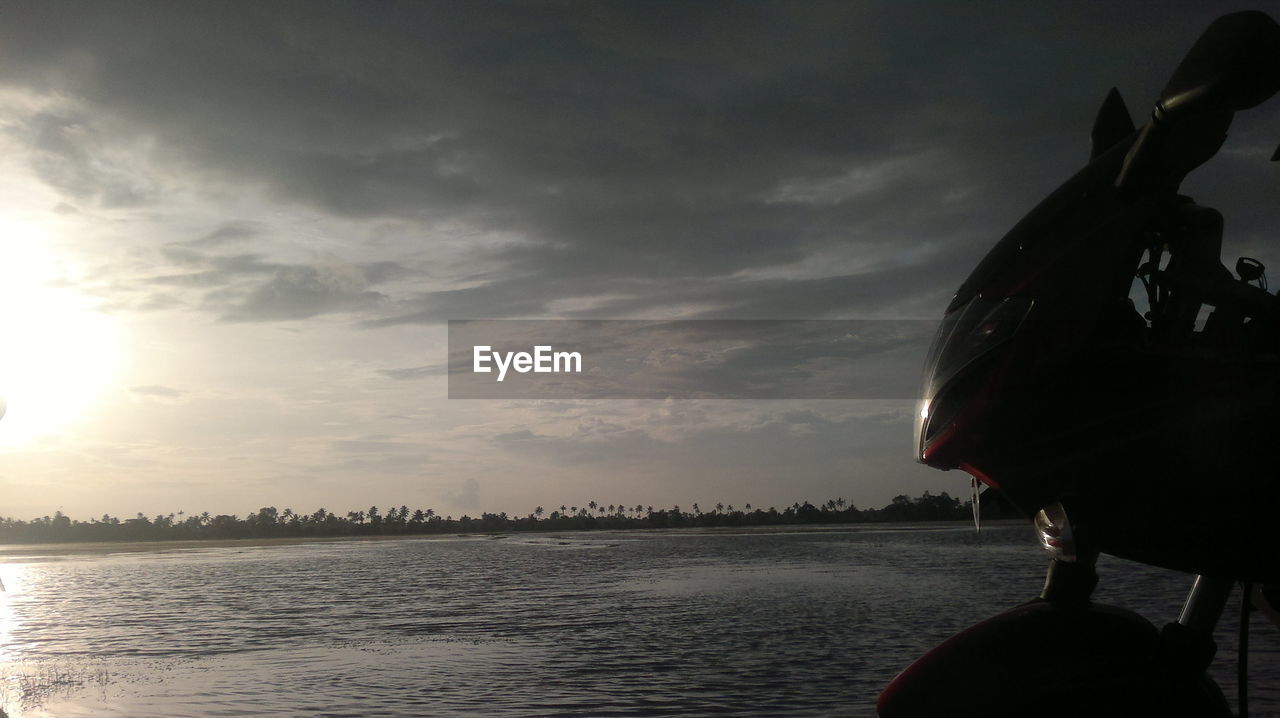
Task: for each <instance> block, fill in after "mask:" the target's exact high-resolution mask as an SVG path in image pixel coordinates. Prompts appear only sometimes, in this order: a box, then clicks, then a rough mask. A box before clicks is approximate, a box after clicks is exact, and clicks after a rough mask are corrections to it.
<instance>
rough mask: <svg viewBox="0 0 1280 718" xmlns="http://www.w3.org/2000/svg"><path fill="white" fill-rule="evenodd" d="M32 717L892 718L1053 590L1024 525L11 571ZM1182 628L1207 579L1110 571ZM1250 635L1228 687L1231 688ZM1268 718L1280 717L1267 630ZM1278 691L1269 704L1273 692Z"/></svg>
mask: <svg viewBox="0 0 1280 718" xmlns="http://www.w3.org/2000/svg"><path fill="white" fill-rule="evenodd" d="M5 560H6V561H7V562H6V563H4V564H0V578H2V579H3V580H4V583H5V585H6V586H7V587H8V592H7V593H4V594H0V666H2V667H3V668H4V669H5V673H4V675H6V676H8V680H7V682H6V683H4V684H2V685H0V705H3V707H4V709H5V710H7V711H8V713H9V715H10V716H11V717H12V718H17V716H46V715H48V716H78V715H86V716H88V715H94V716H97V715H114V716H259V715H280V716H294V715H297V716H304V715H305V716H314V715H332V716H339V715H349V716H418V715H432V716H448V715H485V716H533V715H581V716H609V715H618V716H622V715H708V714H724V715H770V716H782V715H860V716H865V715H872V714H873V713H874V708H873V706H874V701H875V697H876V695H877V693H878V692H879V690H880V689H881V688H882V687H883V686H884V684H885V683H886V682H887V681H888V680H889V679H891V678H892V677H893V675H894V674H896V673H897V672H898V671H899V670H901V669H902V668H903V667H904V666H905V665H906V664H907V663H909V662H910V661H911V660H912V659H914V658H915V657H916V656H918V655H919V654H920V653H922V652H923V651H925V650H927V649H928V648H929V647H931V646H933V645H934V644H936V643H937V642H939V641H940V640H942V639H944V638H946V637H947V636H949V635H950V634H952V633H954V632H955V631H957V630H959V629H960V628H963V627H965V626H967V625H969V624H971V623H973V622H976V621H978V620H980V619H982V618H985V617H987V616H990V615H992V614H994V613H997V612H999V611H1001V610H1004V609H1006V608H1010V607H1012V606H1014V605H1017V604H1019V603H1022V602H1023V601H1025V600H1027V599H1029V598H1032V597H1033V596H1034V595H1035V594H1036V593H1037V592H1038V590H1039V587H1040V584H1041V582H1042V577H1043V569H1044V565H1045V557H1044V556H1043V555H1042V554H1041V552H1040V550H1039V549H1038V548H1037V546H1036V545H1035V543H1034V541H1033V540H1032V538H1031V536H1030V533H1029V530H1028V529H1026V528H1025V527H1016V528H1013V527H1009V528H999V529H995V530H988V531H984V533H983V535H982V536H981V537H977V536H974V535H973V532H972V529H958V528H957V529H939V530H909V531H908V530H883V529H861V530H853V531H848V530H843V531H834V530H833V531H805V532H791V533H777V532H762V531H748V532H739V533H723V532H712V533H689V532H636V533H567V534H562V535H545V534H543V535H515V536H509V537H505V538H490V537H457V538H448V539H427V540H419V539H407V540H395V541H342V542H324V543H308V544H294V545H276V546H253V545H238V546H231V547H225V546H222V547H210V548H196V549H184V550H168V551H163V550H148V551H139V552H132V553H111V554H104V553H96V554H67V555H60V556H26V557H23V556H21V555H11V556H9V557H8V558H7V559H5ZM1100 571H1101V573H1102V584H1101V587H1100V589H1099V592H1098V594H1096V597H1097V598H1098V600H1101V601H1104V602H1108V603H1114V604H1117V605H1123V606H1125V607H1128V608H1131V609H1133V610H1136V611H1138V612H1139V613H1142V614H1143V615H1144V616H1147V617H1148V618H1150V619H1151V620H1153V621H1154V622H1156V623H1157V625H1159V624H1163V623H1164V622H1167V621H1168V620H1171V619H1172V618H1173V617H1175V616H1176V613H1177V609H1178V606H1179V604H1180V602H1181V599H1182V597H1183V595H1184V594H1185V592H1186V589H1187V587H1188V585H1189V581H1188V579H1187V577H1186V576H1183V575H1180V574H1175V573H1171V572H1163V571H1158V570H1155V569H1150V568H1147V567H1143V566H1138V565H1136V564H1131V563H1126V562H1121V561H1117V560H1108V559H1106V558H1105V557H1104V560H1103V562H1102V563H1101V564H1100ZM1233 625H1234V623H1233V622H1232V621H1231V620H1225V621H1224V623H1223V630H1222V633H1221V635H1220V636H1219V645H1220V658H1219V661H1218V663H1219V666H1218V668H1217V669H1216V672H1215V675H1216V676H1217V677H1218V679H1219V681H1220V682H1221V683H1222V684H1223V687H1224V689H1226V690H1228V691H1231V690H1234V689H1233V688H1232V687H1231V686H1232V685H1233V684H1234V681H1233V676H1234V668H1233V663H1232V662H1231V660H1230V659H1232V658H1233V655H1234V654H1233V652H1234V646H1235V638H1234V635H1233V634H1232V633H1231V631H1233V629H1232V626H1233ZM1254 625H1255V626H1256V628H1255V631H1254V634H1253V636H1252V646H1253V654H1252V655H1253V658H1252V659H1251V662H1252V665H1253V680H1252V685H1253V686H1254V695H1255V699H1254V701H1253V704H1252V706H1251V707H1252V711H1251V712H1252V714H1253V715H1258V716H1261V715H1268V713H1267V710H1271V711H1273V712H1272V713H1271V714H1270V715H1280V712H1277V711H1280V693H1278V692H1277V691H1276V690H1275V686H1277V684H1280V652H1278V651H1280V640H1277V633H1278V632H1277V631H1276V629H1275V628H1274V627H1272V626H1269V625H1263V623H1262V621H1261V619H1260V618H1259V619H1258V620H1255V622H1254ZM1267 691H1270V692H1269V693H1268V692H1267Z"/></svg>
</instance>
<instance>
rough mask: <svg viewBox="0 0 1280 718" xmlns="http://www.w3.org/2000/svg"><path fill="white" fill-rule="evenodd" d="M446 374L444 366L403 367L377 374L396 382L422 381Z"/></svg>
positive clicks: (379, 371)
mask: <svg viewBox="0 0 1280 718" xmlns="http://www.w3.org/2000/svg"><path fill="white" fill-rule="evenodd" d="M447 372H448V367H446V366H445V365H444V364H430V365H426V366H414V367H404V368H401V369H379V370H378V373H379V374H381V375H383V376H385V377H389V378H391V379H396V380H397V381H406V380H411V379H422V378H424V377H429V376H443V375H444V374H446V373H447Z"/></svg>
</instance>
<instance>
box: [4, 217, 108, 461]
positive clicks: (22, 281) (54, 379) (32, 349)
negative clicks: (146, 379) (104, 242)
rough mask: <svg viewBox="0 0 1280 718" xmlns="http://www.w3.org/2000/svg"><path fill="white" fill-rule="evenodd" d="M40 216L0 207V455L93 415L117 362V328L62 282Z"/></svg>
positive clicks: (62, 270)
mask: <svg viewBox="0 0 1280 718" xmlns="http://www.w3.org/2000/svg"><path fill="white" fill-rule="evenodd" d="M44 214H45V215H46V216H44V217H41V216H38V215H34V214H33V213H32V212H31V211H29V210H27V209H26V208H15V207H13V206H12V205H11V206H7V207H4V206H0V340H2V341H3V343H2V344H0V400H3V402H4V404H5V411H4V416H3V418H2V419H0V450H11V449H15V448H20V447H23V446H27V445H29V444H30V443H31V442H33V441H36V440H38V439H41V438H44V437H48V436H53V435H57V434H59V433H61V432H63V431H65V430H66V429H68V428H69V427H70V426H71V425H73V424H74V423H76V422H79V421H81V420H83V419H85V418H87V417H89V416H90V415H92V414H93V413H94V409H95V406H96V404H97V403H98V402H99V400H100V399H101V398H102V396H103V394H104V393H105V391H104V390H105V389H106V388H107V387H109V386H110V385H111V383H112V381H113V379H114V378H115V375H116V374H117V372H118V369H119V364H120V359H121V344H122V342H121V328H120V326H119V322H118V321H117V320H116V319H115V318H114V317H112V316H110V315H108V314H106V313H103V312H102V311H100V310H99V309H98V308H97V307H96V303H95V301H94V300H93V299H92V298H91V297H89V296H86V295H85V294H84V293H83V292H82V291H81V290H80V289H78V288H77V287H76V286H74V284H72V283H71V282H70V281H69V278H68V274H69V273H70V272H71V270H72V268H71V267H70V266H68V265H69V262H68V261H67V259H66V258H63V257H59V256H57V255H56V254H55V251H54V246H55V242H56V240H57V239H58V237H57V236H56V232H55V230H54V229H53V228H54V227H55V226H56V225H57V223H58V218H57V216H56V215H54V214H53V213H52V212H49V211H48V210H45V211H44Z"/></svg>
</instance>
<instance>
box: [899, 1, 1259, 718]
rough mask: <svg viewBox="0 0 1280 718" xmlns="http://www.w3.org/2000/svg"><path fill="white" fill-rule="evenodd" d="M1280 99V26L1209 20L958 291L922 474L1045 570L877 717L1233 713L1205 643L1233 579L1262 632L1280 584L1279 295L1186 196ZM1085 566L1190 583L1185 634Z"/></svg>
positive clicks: (932, 394) (958, 638)
mask: <svg viewBox="0 0 1280 718" xmlns="http://www.w3.org/2000/svg"><path fill="white" fill-rule="evenodd" d="M1277 90H1280V26H1278V25H1277V24H1276V22H1275V21H1274V20H1273V19H1272V18H1270V17H1269V16H1268V15H1266V14H1264V13H1261V12H1240V13H1234V14H1231V15H1226V16H1223V17H1221V18H1219V19H1218V20H1216V21H1214V22H1213V23H1212V24H1211V25H1210V26H1209V27H1208V29H1207V30H1206V31H1205V32H1204V34H1203V35H1202V36H1201V37H1200V39H1199V40H1198V41H1197V42H1196V43H1195V44H1194V45H1193V46H1192V48H1191V49H1190V51H1189V52H1188V54H1187V55H1186V57H1185V58H1184V59H1183V61H1182V62H1181V64H1180V65H1179V66H1178V67H1177V69H1176V70H1175V72H1174V73H1173V75H1172V77H1171V79H1170V80H1169V82H1168V84H1167V85H1166V86H1165V88H1164V90H1163V91H1162V92H1161V94H1160V97H1159V101H1158V102H1157V103H1156V105H1155V108H1154V110H1153V111H1152V114H1151V116H1150V118H1149V119H1148V120H1147V121H1146V123H1145V124H1143V125H1142V126H1141V127H1137V126H1135V125H1134V123H1133V122H1132V120H1131V118H1130V115H1129V111H1128V109H1127V108H1126V106H1125V104H1124V101H1123V99H1121V97H1120V95H1119V93H1118V92H1116V90H1114V89H1112V90H1111V93H1110V94H1109V95H1108V96H1107V97H1106V99H1105V101H1104V102H1103V104H1102V106H1101V109H1100V110H1099V111H1098V114H1097V117H1096V120H1095V122H1094V125H1093V129H1092V133H1091V141H1092V152H1091V156H1090V159H1089V162H1088V164H1087V165H1086V166H1085V167H1084V168H1083V169H1082V170H1080V171H1079V172H1078V173H1077V174H1076V175H1075V176H1074V177H1072V178H1071V179H1069V180H1068V181H1067V182H1066V183H1065V184H1063V185H1062V186H1061V187H1059V188H1058V189H1057V190H1055V191H1054V192H1053V193H1051V194H1050V195H1049V196H1048V197H1047V198H1045V199H1044V200H1043V201H1042V202H1041V203H1040V204H1039V205H1038V206H1036V207H1035V208H1034V209H1033V210H1032V211H1031V212H1030V213H1029V214H1027V215H1026V217H1024V218H1023V219H1022V220H1021V221H1020V222H1018V224H1016V225H1015V226H1014V227H1013V228H1012V229H1011V230H1010V231H1009V233H1008V234H1006V235H1005V236H1004V238H1002V239H1001V240H1000V241H999V242H998V243H997V244H996V245H995V247H994V248H993V249H992V250H991V251H990V253H989V254H987V256H986V257H985V258H984V259H983V260H982V261H981V262H980V263H979V264H978V266H977V267H976V268H975V269H974V270H973V272H972V274H971V275H970V276H969V278H968V279H967V280H965V282H964V283H963V284H962V285H961V286H960V289H959V290H958V291H957V292H956V295H955V297H954V298H953V299H952V300H951V302H950V304H949V305H948V307H947V308H946V311H945V314H944V318H943V322H942V326H941V328H940V329H939V331H938V333H937V335H936V337H935V340H934V343H933V346H932V348H931V349H930V351H929V355H928V356H929V358H928V361H927V363H926V367H925V386H924V393H923V400H922V402H921V406H920V411H919V416H918V418H917V422H916V438H917V449H918V453H917V459H918V460H919V461H921V462H922V463H924V464H926V465H929V466H932V467H935V468H939V469H944V470H950V469H959V470H961V471H964V472H965V473H967V474H969V475H970V476H972V477H973V479H974V481H975V487H976V486H977V483H976V482H981V484H984V485H985V486H986V487H987V489H988V490H994V491H998V492H1000V493H1001V494H1002V495H1003V496H1004V497H1005V498H1006V499H1007V500H1008V501H1009V502H1010V503H1012V504H1013V505H1014V506H1016V507H1017V508H1018V509H1020V510H1021V511H1022V512H1023V513H1024V514H1026V515H1027V516H1028V517H1031V518H1032V521H1033V523H1034V526H1035V528H1036V530H1037V531H1038V533H1039V536H1040V540H1041V543H1042V544H1043V546H1044V547H1045V548H1046V549H1047V550H1048V551H1049V552H1050V556H1051V560H1050V562H1049V569H1048V574H1047V576H1046V580H1045V584H1044V588H1043V590H1042V592H1041V594H1040V596H1039V598H1037V599H1035V600H1033V601H1032V602H1030V603H1027V604H1025V605H1022V606H1019V607H1017V608H1014V609H1013V610H1010V611H1007V612H1005V613H1003V614H1000V615H998V616H996V617H994V618H991V619H988V620H986V621H984V622H982V623H979V624H977V625H975V626H973V627H970V628H968V629H966V630H964V631H962V632H960V633H959V634H957V635H955V636H954V637H952V638H950V639H948V640H947V641H945V642H944V643H942V644H941V645H939V646H937V647H936V648H934V649H933V650H932V651H930V652H929V653H927V654H925V655H924V656H922V657H921V658H919V659H918V660H917V661H915V662H914V663H913V664H912V665H911V666H909V667H908V668H907V669H906V670H904V671H903V672H902V673H901V674H899V675H898V676H897V677H896V678H895V679H894V680H893V681H892V682H891V683H890V684H889V685H888V686H887V687H886V688H885V689H884V691H883V693H882V694H881V695H880V698H879V701H878V705H877V709H878V715H879V716H881V718H900V717H904V716H905V717H910V718H921V717H925V716H948V717H949V718H959V717H962V716H1015V715H1016V716H1025V715H1037V716H1059V715H1060V716H1068V715H1070V716H1078V715H1091V716H1098V715H1116V716H1120V715H1124V716H1135V715H1152V716H1157V715H1158V716H1197V717H1202V716H1231V715H1233V714H1232V712H1231V708H1230V706H1229V704H1228V702H1227V700H1226V698H1225V696H1224V695H1223V693H1222V691H1221V690H1220V689H1219V688H1218V686H1217V685H1216V684H1215V683H1214V681H1212V680H1211V679H1210V678H1209V677H1208V675H1207V668H1208V666H1209V665H1210V663H1211V662H1212V660H1213V657H1214V653H1215V650H1216V647H1215V644H1214V641H1213V630H1214V628H1215V626H1216V625H1217V623H1218V620H1219V618H1220V616H1221V615H1222V613H1223V611H1224V610H1225V608H1226V605H1227V603H1228V600H1229V597H1230V595H1231V593H1232V592H1233V590H1234V587H1235V585H1236V584H1237V583H1240V584H1241V585H1242V586H1243V587H1244V591H1243V592H1242V593H1243V594H1244V596H1245V599H1246V600H1247V601H1249V602H1251V603H1252V604H1254V605H1256V606H1258V607H1261V608H1263V609H1264V610H1266V611H1269V612H1270V613H1269V615H1273V616H1274V611H1272V610H1271V607H1270V606H1271V604H1270V602H1269V599H1270V600H1274V598H1275V594H1274V591H1275V587H1277V586H1280V550H1277V549H1276V547H1275V545H1274V543H1273V541H1274V529H1273V525H1274V515H1275V511H1276V509H1277V508H1280V476H1278V475H1277V469H1276V459H1275V456H1274V455H1273V452H1271V451H1270V450H1269V446H1271V445H1272V444H1273V443H1274V440H1275V439H1274V437H1276V436H1277V431H1278V430H1280V412H1277V411H1276V406H1277V400H1280V298H1278V297H1277V296H1276V295H1273V294H1271V293H1270V292H1269V291H1268V290H1267V288H1266V275H1265V268H1264V267H1263V265H1262V264H1261V263H1260V262H1258V261H1257V260H1254V259H1251V258H1247V257H1245V258H1241V259H1240V260H1239V261H1238V262H1237V263H1236V265H1235V273H1234V275H1233V273H1232V272H1231V270H1229V269H1227V268H1226V267H1225V266H1224V265H1223V264H1222V261H1221V258H1220V256H1221V250H1222V230H1223V221H1222V216H1221V215H1220V214H1219V213H1218V212H1217V211H1215V210H1213V209H1211V208H1208V207H1203V206H1200V205H1197V204H1196V203H1195V202H1194V201H1193V200H1191V199H1190V198H1189V197H1185V196H1183V195H1181V194H1180V193H1179V191H1178V190H1179V186H1180V185H1181V183H1182V181H1183V179H1184V178H1185V177H1186V176H1187V174H1188V173H1190V172H1191V171H1192V170H1194V169H1195V168H1197V167H1199V166H1200V165H1201V164H1203V163H1204V162H1206V161H1207V160H1209V159H1210V158H1211V157H1213V156H1214V154H1215V153H1217V151H1218V149H1219V148H1220V147H1221V145H1222V143H1223V140H1224V139H1225V136H1226V132H1227V129H1228V128H1229V126H1230V124H1231V121H1232V119H1233V117H1234V115H1235V113H1236V112H1239V111H1242V110H1247V109H1250V108H1252V107H1255V106H1257V105H1259V104H1261V103H1262V102H1264V101H1266V100H1267V99H1268V98H1270V97H1271V96H1272V95H1273V94H1275V93H1276V91H1277ZM1272 159H1273V160H1277V159H1280V151H1277V153H1276V156H1273V157H1272ZM975 498H976V491H975ZM1100 553H1106V554H1110V555H1114V556H1118V557H1122V558H1126V559H1131V560H1135V561H1139V562H1142V563H1147V564H1151V565H1154V566H1158V567H1162V568H1167V569H1173V570H1176V571H1182V572H1187V573H1188V574H1195V575H1196V578H1195V579H1194V583H1193V586H1192V588H1191V591H1190V593H1189V594H1188V597H1187V599H1186V602H1185V604H1184V606H1183V608H1182V611H1181V613H1180V615H1179V616H1178V618H1177V620H1176V621H1174V622H1172V623H1170V624H1168V625H1166V626H1165V627H1164V628H1163V629H1159V630H1157V629H1156V627H1155V626H1154V625H1153V624H1152V623H1150V622H1149V621H1147V620H1146V619H1145V618H1142V617H1141V616H1139V615H1137V614H1136V613H1133V612H1132V611H1128V610H1125V609H1122V608H1118V607H1114V606H1105V605H1100V604H1097V603H1094V602H1093V601H1091V599H1090V597H1091V595H1092V592H1093V590H1094V587H1095V586H1096V584H1097V573H1096V571H1095V568H1094V565H1095V561H1096V559H1097V557H1098V555H1099V554H1100ZM1247 605H1248V604H1246V606H1247ZM1242 625H1243V626H1247V625H1248V622H1247V621H1242ZM1241 643H1242V646H1243V644H1245V641H1242V642H1241ZM1241 658H1242V665H1243V658H1244V653H1243V651H1242V656H1241ZM1246 684H1247V682H1246V681H1244V680H1241V681H1240V685H1241V695H1240V697H1239V715H1240V716H1244V715H1246V713H1247V696H1246V695H1245V694H1244V688H1243V687H1244V686H1245V685H1246ZM979 687H990V688H991V690H980V689H979Z"/></svg>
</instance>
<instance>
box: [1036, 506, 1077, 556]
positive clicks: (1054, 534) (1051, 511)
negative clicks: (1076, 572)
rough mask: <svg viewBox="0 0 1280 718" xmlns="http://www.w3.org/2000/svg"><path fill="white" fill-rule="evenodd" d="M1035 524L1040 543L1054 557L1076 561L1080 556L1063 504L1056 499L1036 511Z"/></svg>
mask: <svg viewBox="0 0 1280 718" xmlns="http://www.w3.org/2000/svg"><path fill="white" fill-rule="evenodd" d="M1035 525H1036V532H1037V533H1038V534H1039V536H1040V545H1041V546H1043V547H1044V549H1045V550H1046V551H1048V552H1049V553H1050V555H1052V556H1053V557H1054V558H1056V559H1058V560H1059V561H1065V562H1067V563H1075V562H1076V561H1077V560H1078V559H1079V558H1080V556H1079V552H1078V550H1077V546H1076V539H1075V535H1074V532H1072V530H1071V521H1070V519H1068V518H1067V510H1066V509H1064V508H1062V504H1060V503H1058V502H1056V501H1055V502H1053V503H1052V504H1049V505H1048V506H1046V507H1044V508H1042V509H1040V511H1039V512H1038V513H1036V518H1035Z"/></svg>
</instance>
